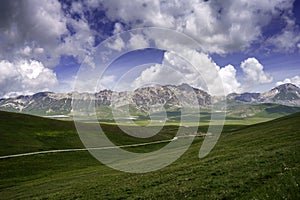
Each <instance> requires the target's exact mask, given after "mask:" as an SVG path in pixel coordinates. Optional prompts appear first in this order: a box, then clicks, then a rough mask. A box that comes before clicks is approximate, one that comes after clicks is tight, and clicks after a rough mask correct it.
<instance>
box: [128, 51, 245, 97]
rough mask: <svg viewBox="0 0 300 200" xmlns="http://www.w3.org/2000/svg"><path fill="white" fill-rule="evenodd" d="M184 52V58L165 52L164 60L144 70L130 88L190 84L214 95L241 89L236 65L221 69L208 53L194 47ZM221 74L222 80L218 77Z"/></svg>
mask: <svg viewBox="0 0 300 200" xmlns="http://www.w3.org/2000/svg"><path fill="white" fill-rule="evenodd" d="M185 55H186V57H185V58H182V57H179V56H178V55H176V54H174V53H172V52H166V53H165V54H164V59H163V63H162V64H156V65H153V66H150V67H148V68H147V69H145V70H143V71H142V73H141V74H140V76H138V77H137V78H136V79H135V80H134V81H133V83H132V84H131V85H130V86H131V87H132V88H131V89H135V88H138V87H141V86H144V85H149V84H150V85H151V84H161V85H166V84H173V85H179V84H181V83H187V84H189V85H191V86H193V87H196V88H201V89H203V90H206V91H208V92H209V93H210V94H213V95H222V94H223V92H225V94H228V93H231V92H238V90H239V87H240V83H239V82H238V81H237V79H236V70H235V68H234V67H233V66H231V65H228V66H226V67H224V68H220V67H219V66H217V65H216V63H214V62H213V61H212V60H211V58H210V57H209V56H208V55H206V54H203V53H199V52H196V51H192V50H191V51H188V52H186V54H185ZM195 63H196V65H195ZM191 64H193V66H192V65H191ZM218 76H220V78H221V79H218V78H217V77H218ZM218 80H220V82H219V81H218ZM222 82H223V87H224V88H223V87H222ZM223 89H224V90H225V91H223Z"/></svg>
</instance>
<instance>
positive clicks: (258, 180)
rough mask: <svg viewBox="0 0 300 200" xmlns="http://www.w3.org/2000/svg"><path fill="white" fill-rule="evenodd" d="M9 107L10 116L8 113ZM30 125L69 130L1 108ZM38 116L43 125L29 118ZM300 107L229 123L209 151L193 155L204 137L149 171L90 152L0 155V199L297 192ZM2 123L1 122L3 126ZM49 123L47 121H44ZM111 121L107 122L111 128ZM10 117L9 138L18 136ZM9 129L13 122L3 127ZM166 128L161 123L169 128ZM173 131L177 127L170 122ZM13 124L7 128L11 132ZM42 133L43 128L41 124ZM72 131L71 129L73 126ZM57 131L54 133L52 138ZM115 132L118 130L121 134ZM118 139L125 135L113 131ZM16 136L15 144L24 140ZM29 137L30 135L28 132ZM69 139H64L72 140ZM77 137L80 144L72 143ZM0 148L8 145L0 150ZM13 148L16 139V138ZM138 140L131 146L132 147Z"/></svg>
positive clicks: (282, 195)
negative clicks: (122, 167) (123, 168)
mask: <svg viewBox="0 0 300 200" xmlns="http://www.w3.org/2000/svg"><path fill="white" fill-rule="evenodd" d="M8 115H10V116H9V117H7V116H8ZM1 116H2V118H1V121H3V120H4V119H5V120H6V119H10V120H11V119H14V120H15V121H18V123H21V121H22V123H23V128H24V129H26V128H27V131H28V132H27V134H30V129H31V130H38V129H39V128H41V127H45V129H44V130H48V129H49V130H53V131H57V128H60V127H61V128H62V129H64V130H65V131H68V129H69V128H71V129H70V130H69V131H70V132H72V131H73V130H72V125H70V123H69V122H58V121H54V120H49V119H41V118H36V117H32V116H24V115H14V114H13V115H12V114H9V113H4V112H2V113H1ZM36 121H39V123H38V124H42V123H44V124H43V126H38V125H34V124H36ZM299 121H300V113H296V114H293V115H289V116H286V117H282V118H278V119H276V120H272V121H269V122H265V123H261V124H256V125H251V126H244V127H241V128H237V129H234V130H232V131H226V133H223V134H222V136H221V138H220V139H219V141H218V143H217V145H216V146H215V148H214V149H213V151H212V152H211V153H210V154H209V155H208V156H207V157H205V158H204V159H199V158H198V153H199V149H200V145H201V142H202V138H196V139H195V141H194V143H193V145H192V146H191V147H190V149H189V150H188V151H187V152H186V153H185V154H184V155H183V156H182V157H181V158H180V159H179V160H177V161H176V162H175V163H173V164H172V165H170V166H168V167H166V168H163V169H161V170H158V171H155V172H151V173H146V174H128V173H123V172H119V171H115V170H112V169H110V168H108V167H106V166H104V165H102V164H100V163H99V162H98V161H96V160H95V159H94V158H92V157H91V156H90V155H89V154H88V153H87V152H67V153H51V154H43V155H36V156H27V157H19V158H10V159H0V197H1V199H32V198H36V199H157V198H159V199H178V198H181V199H184V198H186V199H299V198H300V192H299V191H300V190H299V184H300V142H299V141H300V130H299V125H298V123H299ZM3 124H4V123H2V124H1V126H0V127H1V130H3V128H2V127H3ZM47 124H48V126H47ZM113 127H114V126H110V128H113ZM14 128H16V126H15V125H14V123H13V122H11V124H10V125H6V126H5V130H6V134H5V137H4V136H3V134H2V133H3V132H2V131H1V132H0V135H1V137H2V139H3V138H6V140H7V141H9V140H10V141H14V140H16V139H17V138H18V137H20V132H21V128H20V129H17V130H19V133H18V134H17V135H15V132H14V131H13V130H14ZM7 130H12V131H11V132H10V131H7ZM170 130H171V129H168V130H165V133H168V132H169V131H170ZM173 131H174V127H173ZM8 132H10V134H8ZM40 134H41V135H47V131H41V132H40ZM74 134H75V133H74ZM59 135H60V133H59V134H56V135H53V137H54V138H57V137H59ZM119 136H120V135H119ZM118 138H119V139H120V140H121V141H119V142H122V140H123V139H122V137H118ZM25 141H26V140H24V143H23V144H22V143H19V146H20V147H18V149H17V150H15V149H13V148H11V149H10V150H9V151H11V153H14V152H17V151H19V150H20V149H21V148H22V147H25V146H27V144H26V143H25ZM26 142H30V140H27V141H26ZM68 142H69V141H66V140H63V142H62V143H61V145H63V143H65V145H66V146H68V145H70V143H68ZM76 145H77V144H76ZM0 147H1V152H6V153H9V152H8V150H3V148H6V147H3V146H2V144H1V146H0ZM15 148H16V146H15ZM148 148H152V149H156V148H157V146H156V145H150V146H149V147H148ZM134 149H135V148H131V150H134Z"/></svg>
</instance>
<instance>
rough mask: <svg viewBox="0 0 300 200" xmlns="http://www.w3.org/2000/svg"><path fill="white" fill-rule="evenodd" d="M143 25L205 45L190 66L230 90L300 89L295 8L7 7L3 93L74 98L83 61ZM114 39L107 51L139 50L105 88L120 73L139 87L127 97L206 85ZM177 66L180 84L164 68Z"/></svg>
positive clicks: (280, 0)
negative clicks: (147, 88)
mask: <svg viewBox="0 0 300 200" xmlns="http://www.w3.org/2000/svg"><path fill="white" fill-rule="evenodd" d="M144 27H160V28H168V29H170V30H174V31H176V32H179V33H183V34H185V35H186V36H188V37H191V38H193V39H194V40H195V41H197V42H198V44H199V48H198V49H195V51H194V53H192V54H186V55H187V58H186V59H187V60H195V62H196V61H197V62H198V63H199V65H205V67H206V68H207V70H210V69H211V68H216V70H217V71H218V72H219V76H220V77H221V78H222V80H223V86H224V88H225V91H226V93H231V92H246V91H249V92H261V91H266V90H269V89H271V88H273V87H275V86H276V85H278V84H282V83H287V82H292V83H294V84H295V85H297V86H300V56H299V55H300V2H299V1H284V0H266V1H258V0H257V1H256V0H254V1H246V0H238V1H236V0H229V1H226V2H225V1H192V0H186V1H184V0H182V1H172V0H171V1H158V0H157V1H156V0H155V1H153V0H151V1H150V0H133V1H130V4H129V3H128V1H122V0H109V1H97V0H86V1H83V0H79V1H62V0H60V1H58V0H49V1H44V2H41V1H38V0H24V1H19V2H18V3H16V2H15V1H10V0H4V1H1V6H0V44H1V45H0V70H1V73H0V96H1V97H9V96H17V95H20V94H32V93H35V92H39V91H54V92H70V91H72V90H73V89H74V88H73V87H74V84H75V82H74V81H75V79H76V76H77V72H78V70H79V69H80V66H81V63H82V62H83V61H84V60H85V59H86V60H87V61H88V60H90V59H91V58H94V57H96V56H99V55H95V53H94V52H95V49H97V46H98V45H99V44H101V43H102V42H104V41H106V39H107V38H110V37H112V36H116V34H120V33H122V32H124V31H129V30H131V29H135V28H144ZM115 39H116V40H115V41H112V43H111V44H110V45H108V46H107V49H106V50H112V51H118V52H121V51H122V50H123V49H124V47H123V46H124V45H131V46H132V49H133V50H134V51H132V52H131V53H128V54H125V55H123V56H121V57H119V58H118V59H117V60H115V61H113V63H112V65H111V67H110V68H109V69H108V70H107V72H106V74H105V77H103V83H101V87H100V89H105V88H108V89H112V88H114V85H115V84H116V83H117V82H118V79H119V78H120V77H122V76H123V75H124V74H126V76H129V75H131V76H132V77H131V79H132V81H133V82H132V83H128V88H126V87H124V88H123V89H124V90H126V89H134V87H139V86H142V85H143V84H146V83H149V82H151V81H156V82H158V83H161V84H176V83H178V84H179V83H181V82H184V81H186V80H188V79H190V80H188V83H189V84H191V85H192V86H194V87H200V88H201V84H200V83H198V82H197V80H195V79H197V76H193V73H194V72H193V71H188V72H183V70H182V69H183V68H182V69H181V66H184V63H181V62H182V60H181V61H180V59H178V58H176V57H174V55H172V54H170V53H168V52H166V51H163V50H159V49H145V50H141V49H140V47H141V46H143V45H142V44H144V43H147V38H146V39H145V37H143V36H142V35H140V36H138V35H131V36H130V37H128V38H127V39H126V38H125V39H124V38H121V39H120V38H119V40H117V39H118V37H115ZM122 45H123V46H122ZM139 49H140V50H139ZM189 56H193V57H189ZM196 57H197V58H196ZM175 61H176V65H178V66H176V67H175V68H174V69H175V70H177V71H178V72H180V74H182V75H181V76H182V78H180V77H178V73H170V71H168V70H167V69H165V68H164V66H163V65H162V63H173V62H175ZM141 65H142V67H137V66H141ZM135 69H136V70H135ZM130 73H131V74H130ZM184 73H186V74H184ZM128 74H129V75H128ZM163 77H167V78H163ZM191 77H192V78H191ZM191 79H193V80H191ZM207 84H208V85H212V86H211V87H218V86H216V84H214V83H213V82H208V83H207ZM214 89H218V88H213V89H212V91H214Z"/></svg>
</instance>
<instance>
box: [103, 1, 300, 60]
mask: <svg viewBox="0 0 300 200" xmlns="http://www.w3.org/2000/svg"><path fill="white" fill-rule="evenodd" d="M102 4H103V6H104V8H105V9H106V10H107V12H106V14H107V16H108V17H109V18H110V19H111V20H117V21H121V22H123V23H124V24H127V25H130V26H131V28H138V27H144V26H159V27H165V28H171V29H175V30H178V31H181V32H184V33H186V34H188V35H190V36H192V37H193V38H194V39H196V40H197V41H198V42H199V43H200V44H201V47H202V50H203V51H204V52H213V53H221V54H226V53H229V52H233V51H240V50H244V49H246V48H248V47H249V46H250V45H251V44H252V43H253V42H254V41H257V40H259V39H261V37H262V28H263V27H265V26H266V25H268V24H269V23H270V21H271V20H272V19H274V18H282V17H286V16H287V13H289V12H291V10H292V7H293V1H285V0H277V1H264V2H262V1H259V0H253V1H247V0H241V1H235V0H229V1H194V0H186V1H175V0H174V1H159V0H154V1H153V0H145V1H140V0H132V1H131V3H130V4H129V3H127V2H126V1H122V0H110V1H103V2H102ZM282 11H285V12H282ZM286 11H288V12H286ZM296 33H297V32H296Z"/></svg>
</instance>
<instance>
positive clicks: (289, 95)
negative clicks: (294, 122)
mask: <svg viewBox="0 0 300 200" xmlns="http://www.w3.org/2000/svg"><path fill="white" fill-rule="evenodd" d="M227 99H228V100H231V101H239V102H246V103H276V104H282V105H288V106H300V88H298V87H297V86H295V85H293V84H291V83H286V84H283V85H279V86H277V87H275V88H273V89H271V90H270V91H268V92H264V93H242V94H236V93H232V94H229V95H228V96H227Z"/></svg>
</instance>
